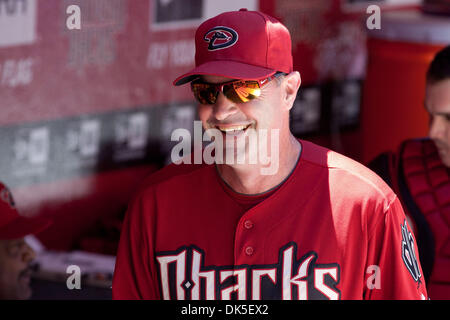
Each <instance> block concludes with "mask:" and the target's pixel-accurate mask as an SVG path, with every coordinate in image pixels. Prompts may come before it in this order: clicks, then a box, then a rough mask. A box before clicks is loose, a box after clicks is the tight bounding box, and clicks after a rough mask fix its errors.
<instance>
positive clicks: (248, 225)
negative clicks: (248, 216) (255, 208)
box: [244, 220, 253, 230]
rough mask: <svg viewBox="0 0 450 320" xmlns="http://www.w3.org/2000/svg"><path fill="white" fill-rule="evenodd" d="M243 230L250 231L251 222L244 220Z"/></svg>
mask: <svg viewBox="0 0 450 320" xmlns="http://www.w3.org/2000/svg"><path fill="white" fill-rule="evenodd" d="M244 228H245V229H247V230H250V229H251V228H253V222H252V221H251V220H245V222H244Z"/></svg>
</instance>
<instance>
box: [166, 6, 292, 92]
mask: <svg viewBox="0 0 450 320" xmlns="http://www.w3.org/2000/svg"><path fill="white" fill-rule="evenodd" d="M292 70H293V67H292V50H291V36H290V34H289V30H288V29H287V28H286V27H285V26H284V25H283V24H282V23H281V22H279V21H278V20H276V19H275V18H272V17H270V16H268V15H266V14H264V13H262V12H259V11H247V9H240V10H239V11H231V12H225V13H222V14H220V15H218V16H216V17H214V18H211V19H209V20H206V21H205V22H203V23H202V24H201V25H200V26H199V27H198V29H197V31H196V33H195V68H194V69H192V70H191V71H189V72H188V73H185V74H183V75H182V76H180V77H178V78H177V79H175V81H174V82H173V84H174V85H176V86H179V85H182V84H185V83H188V82H190V81H192V80H194V79H196V78H198V76H199V75H216V76H223V77H227V78H233V79H248V80H259V79H262V78H265V77H269V76H271V75H273V74H274V73H275V72H277V71H281V72H285V73H290V72H292Z"/></svg>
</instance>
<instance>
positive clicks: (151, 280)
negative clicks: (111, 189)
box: [112, 196, 159, 300]
mask: <svg viewBox="0 0 450 320" xmlns="http://www.w3.org/2000/svg"><path fill="white" fill-rule="evenodd" d="M148 202H151V201H148V199H146V198H144V197H143V196H141V197H140V198H136V199H134V200H133V201H132V202H131V203H130V206H129V208H128V211H127V213H126V216H125V220H124V224H123V227H122V231H121V237H120V242H119V248H118V252H117V258H116V265H115V269H114V277H113V282H112V298H113V299H116V300H135V299H146V300H154V299H158V296H159V294H158V291H159V289H158V284H157V274H156V270H155V266H154V262H153V261H154V257H153V252H154V250H153V249H154V248H153V243H154V242H153V239H152V233H151V232H150V230H152V229H151V227H152V221H151V219H152V218H151V217H152V216H153V215H151V213H152V212H151V210H149V209H151V204H149V203H148ZM149 207H150V208H149Z"/></svg>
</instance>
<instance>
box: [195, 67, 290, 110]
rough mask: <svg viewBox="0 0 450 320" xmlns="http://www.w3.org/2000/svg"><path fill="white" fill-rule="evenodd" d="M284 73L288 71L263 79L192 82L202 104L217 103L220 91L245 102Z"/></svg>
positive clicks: (257, 94) (237, 101)
mask: <svg viewBox="0 0 450 320" xmlns="http://www.w3.org/2000/svg"><path fill="white" fill-rule="evenodd" d="M282 75H286V73H284V72H277V73H275V74H274V75H272V76H270V77H268V78H264V79H262V80H233V81H229V82H224V83H208V82H204V81H202V80H201V79H197V80H194V81H192V82H191V89H192V92H193V93H194V97H195V98H196V99H197V100H198V102H200V103H201V104H215V103H216V101H217V96H218V95H219V92H222V93H223V94H224V95H225V97H227V99H229V100H231V101H232V102H234V103H244V102H248V101H250V100H252V99H255V98H257V97H259V96H260V95H261V88H262V87H263V86H265V85H266V84H267V83H269V82H270V81H271V80H273V79H275V78H278V77H280V76H282Z"/></svg>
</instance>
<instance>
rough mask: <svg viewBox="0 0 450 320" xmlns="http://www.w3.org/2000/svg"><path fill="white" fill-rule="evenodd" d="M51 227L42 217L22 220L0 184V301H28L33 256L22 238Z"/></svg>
mask: <svg viewBox="0 0 450 320" xmlns="http://www.w3.org/2000/svg"><path fill="white" fill-rule="evenodd" d="M50 223H51V221H50V220H49V219H47V218H44V217H34V218H27V217H24V216H21V215H20V214H19V212H18V211H17V208H16V206H15V204H14V200H13V197H12V194H11V192H10V191H9V189H8V188H7V187H6V186H5V185H4V184H3V183H1V182H0V300H26V299H29V298H30V297H31V294H32V290H31V287H30V279H31V271H32V269H31V262H32V261H33V260H34V258H35V252H34V251H33V249H32V248H31V247H30V246H29V245H28V244H27V242H26V241H25V238H24V237H25V236H26V235H29V234H36V233H38V232H40V231H42V230H43V229H45V228H46V227H48V226H49V225H50Z"/></svg>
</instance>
